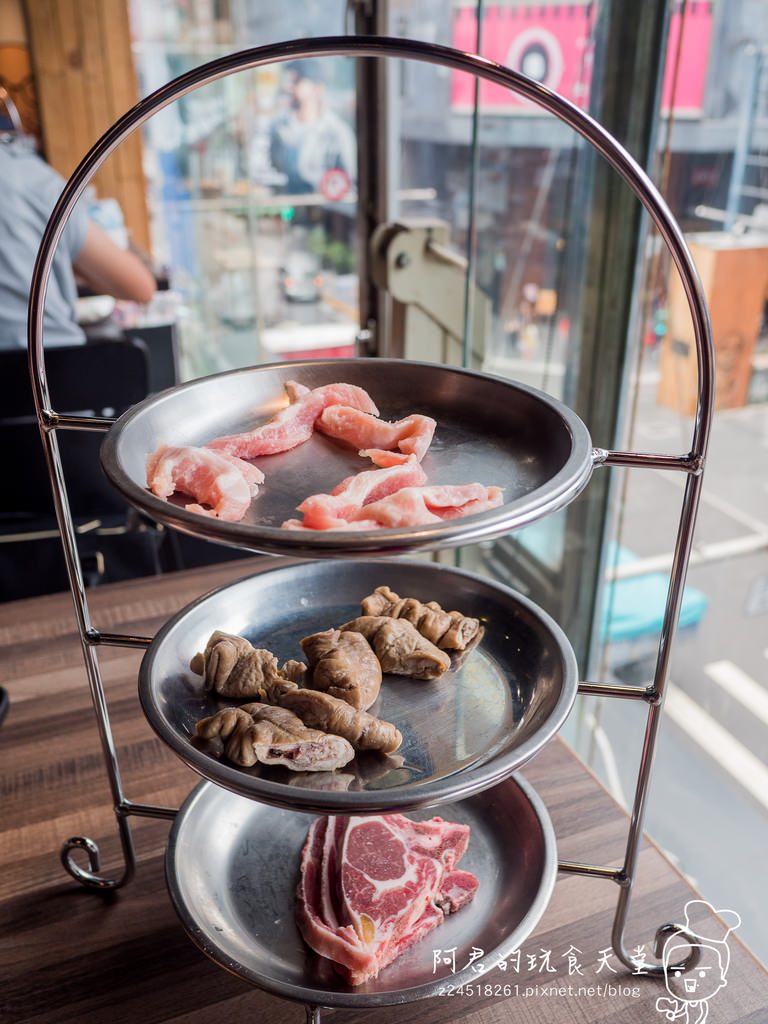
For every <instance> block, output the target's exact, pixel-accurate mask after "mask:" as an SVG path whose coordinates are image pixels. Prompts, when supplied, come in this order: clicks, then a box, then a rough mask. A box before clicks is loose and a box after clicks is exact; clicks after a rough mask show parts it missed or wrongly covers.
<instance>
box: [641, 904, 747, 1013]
mask: <svg viewBox="0 0 768 1024" xmlns="http://www.w3.org/2000/svg"><path fill="white" fill-rule="evenodd" d="M705 909H706V910H707V911H708V912H709V914H710V916H709V917H708V918H707V920H706V921H705V922H704V924H703V925H702V924H699V925H696V926H694V925H692V924H691V922H692V921H694V920H695V919H696V918H698V917H700V916H701V913H700V912H701V911H703V910H705ZM714 915H717V916H716V917H715V916H714ZM718 918H719V920H718ZM740 924H741V918H740V917H739V915H738V914H737V913H736V912H735V911H733V910H715V909H714V908H713V907H712V905H711V904H709V903H707V902H706V901H705V900H689V901H688V903H686V905H685V926H684V927H685V930H686V931H685V933H684V932H682V931H680V932H673V933H672V934H671V935H670V936H669V938H668V939H667V941H666V942H665V943H664V949H663V952H662V966H663V968H664V980H665V982H666V986H667V992H668V993H669V996H659V998H658V999H657V1000H656V1009H657V1010H658V1011H659V1013H661V1014H663V1015H664V1017H666V1019H667V1020H669V1021H677V1024H704V1022H705V1021H706V1019H707V1016H708V1015H709V1000H710V999H711V998H712V996H714V995H715V994H716V993H717V992H719V991H720V989H721V988H724V987H725V985H726V984H727V982H726V974H727V972H728V965H729V963H730V960H731V951H730V949H729V948H728V936H729V935H730V934H731V932H732V931H733V930H734V929H735V928H738V927H739V925H740ZM691 938H692V939H693V941H691ZM691 948H693V949H696V950H698V953H699V959H698V961H697V962H696V963H695V964H694V966H693V967H691V968H689V969H688V970H687V971H684V970H682V969H680V968H679V967H677V966H676V965H677V964H679V963H680V962H681V961H682V960H684V959H685V957H686V956H687V955H688V953H689V951H690V950H691Z"/></svg>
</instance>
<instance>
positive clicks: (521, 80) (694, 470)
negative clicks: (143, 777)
mask: <svg viewBox="0 0 768 1024" xmlns="http://www.w3.org/2000/svg"><path fill="white" fill-rule="evenodd" d="M311 56H318V57H319V56H345V57H393V58H404V59H412V60H418V61H424V62H431V63H436V64H439V65H442V66H444V67H447V68H451V69H453V70H456V71H463V72H467V73H469V74H473V75H475V76H478V77H480V78H484V79H486V80H488V81H490V82H493V83H495V84H497V85H501V86H503V87H505V88H508V89H511V90H512V91H513V92H515V93H517V94H519V95H520V96H523V97H524V98H526V99H528V100H530V101H532V102H533V103H535V104H537V105H538V106H540V107H542V108H543V109H545V110H547V111H548V112H550V113H551V114H553V115H554V116H555V117H557V118H559V119H560V120H562V121H564V122H566V123H567V124H568V125H570V127H571V128H573V129H574V130H575V131H576V132H577V133H578V134H579V135H581V136H582V137H583V138H584V139H585V140H586V141H587V142H588V143H590V144H591V145H592V146H594V147H595V149H597V150H598V151H599V152H600V153H601V154H602V156H603V157H604V158H605V159H606V160H607V161H608V163H609V164H610V165H611V166H612V167H613V168H614V170H616V171H617V172H618V174H619V175H620V176H621V177H622V178H623V179H624V181H625V182H626V183H627V185H629V187H630V188H631V189H632V191H633V192H634V193H635V195H636V196H637V198H638V199H639V200H640V202H641V203H642V204H643V206H644V207H645V209H646V210H647V212H648V214H649V215H650V217H651V219H652V220H653V222H654V223H655V225H656V227H657V228H658V230H659V232H660V234H661V236H662V238H663V239H664V242H665V243H666V245H667V247H668V249H669V251H670V253H671V255H672V259H673V260H674V263H675V266H676V267H677V270H678V272H679V274H680V277H681V279H682V282H683V286H684V289H685V293H686V297H687V300H688V304H689V307H690V311H691V316H692V319H693V325H694V331H695V340H696V349H697V354H698V403H697V410H696V418H695V423H694V430H693V437H692V441H691V450H690V452H688V453H687V454H683V455H678V456H672V455H654V454H649V453H639V452H621V451H606V450H602V449H595V451H594V452H593V460H594V463H595V465H604V466H624V467H629V468H643V467H645V468H652V469H664V470H670V471H673V472H681V473H684V474H686V476H687V480H686V487H685V493H684V497H683V503H682V510H681V515H680V522H679V526H678V531H677V539H676V543H675V550H674V560H673V564H672V571H671V576H670V585H669V590H668V594H667V602H666V608H665V613H664V620H663V625H662V630H661V639H660V643H659V650H658V657H657V661H656V669H655V673H654V678H653V682H652V683H651V685H650V686H648V687H647V688H645V687H635V686H614V685H603V684H599V683H582V684H580V686H579V692H580V693H583V694H589V695H592V696H604V697H621V698H625V699H630V700H637V701H643V702H645V703H646V704H647V706H648V717H647V724H646V728H645V738H644V743H643V749H642V755H641V759H640V765H639V769H638V776H637V784H636V789H635V796H634V804H633V809H632V815H631V820H630V826H629V832H628V838H627V845H626V850H625V854H624V861H623V863H622V865H621V866H620V867H604V866H599V865H594V864H582V863H577V862H570V861H565V862H561V863H560V864H559V869H560V870H561V871H566V872H575V873H578V874H583V875H591V876H593V877H596V878H606V879H609V880H611V881H613V882H615V883H616V884H617V885H618V886H619V896H618V901H617V906H616V912H615V917H614V923H613V931H612V936H611V938H612V942H613V949H614V951H615V953H616V955H617V956H618V958H619V959H620V960H621V961H622V963H623V964H624V965H625V966H626V967H628V968H629V969H630V970H633V969H636V968H637V966H638V965H637V963H636V962H635V961H633V959H632V957H631V956H630V954H629V953H628V952H627V950H626V948H625V943H624V934H625V927H626V922H627V916H628V912H629V906H630V900H631V895H632V887H633V882H634V879H635V874H636V870H637V862H638V855H639V850H640V842H641V838H642V829H643V822H644V817H645V810H646V802H647V797H648V790H649V784H650V778H651V771H652V764H653V757H654V751H655V746H656V739H657V734H658V730H659V724H660V721H661V714H662V707H663V702H664V691H665V687H666V683H667V676H668V669H669V660H670V653H671V647H672V641H673V637H674V633H675V630H676V628H677V623H678V619H679V614H680V606H681V602H682V596H683V587H684V584H685V577H686V573H687V568H688V562H689V558H690V554H691V547H692V541H693V529H694V524H695V520H696V514H697V510H698V504H699V498H700V494H701V486H702V473H703V469H704V463H705V456H706V450H707V444H708V440H709V433H710V429H711V421H712V412H713V404H714V353H713V345H712V336H711V327H710V322H709V314H708V312H707V307H706V302H705V299H704V295H703V291H702V287H701V284H700V281H699V278H698V275H697V272H696V269H695V266H694V264H693V261H692V259H691V257H690V254H689V252H688V249H687V247H686V244H685V241H684V239H683V235H682V232H681V231H680V228H679V226H678V225H677V223H676V222H675V220H674V218H673V216H672V214H671V212H670V210H669V208H668V207H667V205H666V203H665V202H664V199H663V198H662V196H661V195H660V194H659V192H658V190H657V189H656V187H655V186H654V184H653V183H652V182H651V180H650V179H649V177H648V176H647V175H646V173H645V172H644V171H643V169H642V168H641V167H640V166H639V165H638V164H637V162H636V161H635V160H634V159H633V158H632V157H631V156H630V155H629V153H627V152H626V150H624V149H623V148H622V147H621V146H620V145H619V143H618V142H616V140H615V139H613V138H612V136H610V135H609V134H608V132H607V131H606V130H605V129H603V128H602V127H601V126H600V125H599V124H598V123H597V122H596V121H594V120H593V119H592V118H590V117H589V116H588V115H587V114H585V113H584V112H583V111H581V110H580V109H578V108H577V107H575V106H574V105H573V104H571V103H570V102H568V101H567V100H565V99H563V98H562V97H560V96H558V95H557V94H555V93H553V92H551V91H550V90H548V89H546V88H545V87H544V86H542V85H540V84H539V83H537V82H534V81H532V80H530V79H528V78H525V77H524V76H523V75H521V74H519V73H517V72H515V71H512V70H510V69H507V68H504V67H502V66H500V65H498V64H494V63H493V62H491V61H489V60H486V59H485V58H483V57H479V56H474V55H472V54H468V53H461V52H459V51H456V50H452V49H449V48H447V47H442V46H436V45H433V44H429V43H423V42H417V41H412V40H407V39H391V38H384V37H375V36H367V37H344V36H339V37H329V38H318V39H302V40H297V41H291V42H285V43H279V44H273V45H269V46H262V47H257V48H253V49H249V50H243V51H241V52H239V53H234V54H231V55H228V56H226V57H222V58H219V59H217V60H213V61H211V62H209V63H207V64H204V65H202V66H201V67H199V68H195V69H194V70H192V71H190V72H188V73H186V74H184V75H181V76H180V77H179V78H176V79H174V80H173V81H172V82H170V83H169V84H167V85H166V86H164V87H162V88H161V89H158V90H157V91H156V92H154V93H152V94H151V95H150V96H148V97H147V98H146V99H144V100H142V101H141V102H140V103H138V104H137V105H136V106H135V107H133V109H132V110H130V111H128V113H126V114H125V115H124V116H123V117H122V118H120V120H119V121H117V122H116V123H115V124H114V125H113V126H112V127H111V128H110V129H109V130H108V131H107V132H106V133H105V134H104V135H103V136H102V138H101V139H100V140H99V141H98V142H97V143H96V145H95V146H94V147H93V148H92V149H91V150H90V152H89V153H88V154H87V155H86V157H85V158H84V159H83V160H82V161H81V163H80V164H79V166H78V167H77V169H76V170H75V172H74V173H73V175H72V177H71V178H70V179H69V181H68V183H67V185H66V187H65V188H64V190H63V192H62V194H61V197H60V199H59V201H58V203H57V205H56V207H55V209H54V211H53V213H52V215H51V218H50V220H49V222H48V225H47V228H46V230H45V233H44V235H43V239H42V243H41V246H40V251H39V253H38V257H37V262H36V264H35V270H34V274H33V279H32V286H31V292H30V302H29V326H28V345H29V365H30V375H31V378H32V386H33V391H34V399H35V406H36V409H37V417H38V422H39V425H40V432H41V436H42V442H43V447H44V450H45V457H46V461H47V465H48V470H49V474H50V477H51V485H52V488H53V495H54V502H55V507H56V515H57V518H58V523H59V529H60V531H61V536H62V543H63V546H64V554H65V559H66V564H67V573H68V576H69V582H70V588H71V592H72V598H73V601H74V605H75V613H76V617H77V624H78V629H79V633H80V640H81V644H82V650H83V657H84V660H85V665H86V669H87V672H88V680H89V685H90V689H91V696H92V700H93V704H94V709H95V711H96V717H97V722H98V727H99V735H100V739H101V745H102V749H103V752H104V758H105V763H106V768H107V772H108V775H109V781H110V785H111V789H112V796H113V800H114V807H115V814H116V818H117V824H118V829H119V833H120V839H121V842H122V847H123V856H124V871H123V874H122V875H121V876H120V877H116V878H105V877H103V876H102V875H101V874H100V873H99V872H100V864H99V851H98V847H97V846H96V844H95V843H93V842H92V841H91V840H90V839H87V838H82V837H76V838H73V839H69V840H68V841H67V842H66V843H65V844H64V847H63V849H62V854H61V856H62V861H63V864H64V867H65V868H66V870H67V871H68V872H69V873H70V874H71V875H72V876H73V877H74V878H76V879H77V880H78V881H79V882H81V883H82V884H83V885H85V886H87V887H90V888H94V889H100V890H105V889H117V888H120V887H121V886H123V885H125V883H126V882H128V881H129V880H130V879H131V878H132V876H133V873H134V869H135V853H134V848H133V841H132V837H131V830H130V825H129V822H128V818H129V816H130V815H142V816H148V817H156V818H173V817H174V815H175V814H176V810H175V809H173V808H166V807H155V806H150V805H145V804H138V803H133V802H131V801H129V800H127V799H126V797H125V795H124V793H123V788H122V784H121V780H120V772H119V767H118V762H117V755H116V751H115V746H114V742H113V739H112V732H111V728H110V724H109V716H108V710H107V703H106V699H105V695H104V688H103V685H102V679H101V673H100V669H99V663H98V657H97V651H96V648H97V647H99V646H100V645H101V644H111V645H117V646H124V647H137V648H145V647H147V646H148V645H149V644H150V643H151V639H150V638H147V637H137V636H128V635H121V634H109V633H102V632H100V631H99V630H98V629H96V628H94V626H93V625H92V623H91V621H90V616H89V613H88V605H87V601H86V596H85V587H84V583H83V576H82V572H81V569H80V564H79V561H78V555H77V546H76V540H75V531H74V526H73V521H72V516H71V512H70V509H69V504H68V499H67V493H66V487H65V482H64V476H63V469H62V463H61V457H60V454H59V448H58V442H57V436H56V434H57V431H58V430H96V431H106V430H108V429H109V427H110V426H111V424H112V422H113V421H112V420H110V419H103V418H99V417H88V416H65V415H60V414H58V413H56V412H55V411H54V410H53V408H52V405H51V400H50V396H49V392H48V384H47V380H46V375H45V361H44V353H43V308H44V301H45V292H46V285H47V281H48V277H49V275H50V271H51V266H52V261H53V255H54V251H55V247H56V244H57V243H58V240H59V237H60V235H61V233H62V231H63V229H64V226H65V224H66V222H67V219H68V218H69V215H70V213H71V211H72V209H73V207H74V205H75V203H76V202H77V200H78V198H79V197H80V195H81V194H82V192H83V190H84V189H85V187H86V185H87V184H88V182H89V181H90V179H91V177H92V176H93V174H94V173H95V172H96V171H97V170H98V168H99V167H100V166H101V164H102V163H103V162H104V160H106V158H107V157H108V156H109V155H110V154H111V153H112V152H113V151H114V150H115V149H116V148H117V146H119V145H120V143H121V142H122V141H123V140H124V139H125V138H126V137H127V136H128V135H130V134H131V133H132V132H133V131H135V130H136V129H137V128H139V127H140V126H141V125H142V124H143V123H144V122H145V121H146V120H147V119H148V118H149V117H150V116H152V115H153V114H154V113H156V112H157V111H159V110H161V109H162V108H163V107H165V106H167V105H168V104H169V103H171V102H173V101H174V100H176V99H178V98H179V97H181V96H184V95H185V94H186V93H188V92H191V91H192V90H194V89H196V88H198V87H199V86H201V85H205V84H207V83H209V82H212V81H215V80H217V79H219V78H223V77H225V76H227V75H230V74H233V73H234V72H237V71H243V70H246V69H250V68H256V67H259V66H261V65H264V64H269V63H274V62H282V61H287V60H291V59H296V58H303V57H311ZM76 850H85V851H86V853H87V857H88V862H89V867H88V869H84V868H82V867H80V866H78V864H77V863H76V862H75V860H74V859H73V853H74V852H75V851H76ZM671 932H678V933H681V934H683V935H684V936H686V937H687V938H688V940H689V942H690V944H691V949H690V953H689V955H688V956H687V958H686V959H685V960H684V961H682V962H681V964H680V965H679V966H680V967H681V968H683V969H685V968H688V967H691V966H693V964H695V962H696V960H697V959H698V948H697V947H696V945H695V936H693V935H692V934H691V933H690V932H687V931H686V929H685V928H684V927H682V926H680V925H676V924H664V925H662V926H661V927H660V928H659V929H658V931H657V933H656V937H655V947H654V952H655V955H656V956H657V957H660V956H661V947H662V944H663V941H664V938H665V937H666V936H667V935H668V934H670V933H671ZM643 970H644V972H645V973H648V974H652V975H658V974H662V973H663V968H662V966H661V964H643ZM319 1020H320V1009H319V1008H318V1007H307V1021H308V1022H310V1024H319Z"/></svg>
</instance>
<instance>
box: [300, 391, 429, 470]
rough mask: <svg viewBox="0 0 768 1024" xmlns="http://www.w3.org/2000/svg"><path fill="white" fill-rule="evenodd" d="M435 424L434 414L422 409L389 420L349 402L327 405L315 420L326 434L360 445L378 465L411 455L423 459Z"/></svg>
mask: <svg viewBox="0 0 768 1024" xmlns="http://www.w3.org/2000/svg"><path fill="white" fill-rule="evenodd" d="M436 426H437V422H436V421H435V420H433V419H432V417H431V416H422V415H421V414H420V413H414V414H413V415H412V416H406V417H405V419H402V420H397V421H396V422H395V423H388V422H387V421H386V420H380V419H377V417H375V416H371V415H370V413H365V412H361V411H360V410H359V409H352V408H350V407H349V406H346V405H332V406H329V407H328V408H327V409H324V410H323V412H322V413H321V414H320V416H319V418H318V420H317V423H316V424H315V428H316V429H317V430H319V431H321V432H322V433H323V434H327V435H328V436H329V437H335V438H337V439H338V440H340V441H346V442H348V443H349V444H352V445H354V446H355V448H358V449H361V451H360V454H361V455H366V456H368V457H369V458H370V459H372V460H373V462H375V463H376V465H377V466H395V465H397V464H398V463H402V462H405V461H406V460H407V458H408V456H409V455H414V456H415V457H416V461H417V462H421V460H422V459H423V458H424V455H425V453H426V451H427V448H429V445H430V442H431V441H432V437H433V435H434V433H435V427H436ZM394 448H398V449H399V453H395V452H394V451H393V449H394Z"/></svg>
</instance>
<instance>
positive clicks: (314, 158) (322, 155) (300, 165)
mask: <svg viewBox="0 0 768 1024" xmlns="http://www.w3.org/2000/svg"><path fill="white" fill-rule="evenodd" d="M285 74H286V80H285V84H284V87H283V88H284V91H285V93H286V96H287V109H286V110H285V111H284V112H282V113H280V114H278V115H277V116H276V117H275V119H274V121H273V122H272V125H271V127H270V148H269V155H270V160H271V162H272V165H273V167H274V168H275V169H276V170H277V171H279V172H280V173H282V174H284V175H285V179H286V181H285V187H286V190H287V191H288V193H289V194H291V195H297V194H299V195H300V194H305V193H308V192H319V191H321V187H322V182H323V178H324V176H325V175H326V174H328V173H329V172H338V173H340V174H342V175H343V176H344V178H345V180H346V181H347V182H348V183H349V185H351V184H352V183H353V182H354V180H355V178H356V174H357V144H356V141H355V134H354V132H353V131H352V128H351V126H350V125H349V124H348V123H347V122H346V121H345V120H344V118H343V117H341V116H340V115H339V114H337V113H336V111H334V110H332V109H331V107H330V106H329V104H328V101H327V94H326V87H325V83H324V82H323V81H321V80H320V79H319V76H317V77H313V73H312V72H311V71H310V69H309V67H308V65H307V64H306V62H301V61H297V62H294V63H292V64H289V65H288V67H287V68H286V72H285Z"/></svg>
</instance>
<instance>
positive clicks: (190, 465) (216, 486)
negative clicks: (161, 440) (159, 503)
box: [147, 444, 264, 522]
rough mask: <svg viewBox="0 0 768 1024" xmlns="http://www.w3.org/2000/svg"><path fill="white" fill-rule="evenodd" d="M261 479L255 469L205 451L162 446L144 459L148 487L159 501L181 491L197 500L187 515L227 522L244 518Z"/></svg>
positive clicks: (261, 474)
mask: <svg viewBox="0 0 768 1024" xmlns="http://www.w3.org/2000/svg"><path fill="white" fill-rule="evenodd" d="M263 480H264V474H263V473H262V472H261V470H260V469H258V468H257V467H256V466H252V465H250V463H248V462H244V461H243V460H242V459H238V458H234V457H233V456H231V455H227V454H226V453H223V452H222V453H219V452H213V451H210V450H209V449H208V448H195V447H192V446H185V447H173V446H171V445H166V444H161V445H160V447H159V448H158V449H157V451H155V452H153V454H152V455H150V456H148V458H147V486H148V487H149V489H150V491H152V493H153V494H155V495H157V497H158V498H169V497H170V496H171V495H172V494H173V493H174V492H175V491H181V492H182V493H183V494H188V495H190V496H191V497H193V498H196V499H197V502H198V504H191V505H186V506H185V507H186V508H187V509H188V510H189V511H190V512H199V513H200V514H201V515H205V516H214V517H216V518H218V519H226V520H228V521H230V522H237V521H238V520H240V519H242V518H243V516H244V515H245V512H246V509H247V508H248V506H249V504H250V503H251V498H252V497H254V496H255V495H256V494H257V492H258V489H259V484H260V483H261V482H262V481H263ZM204 504H205V505H209V506H210V508H203V505H204Z"/></svg>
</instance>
